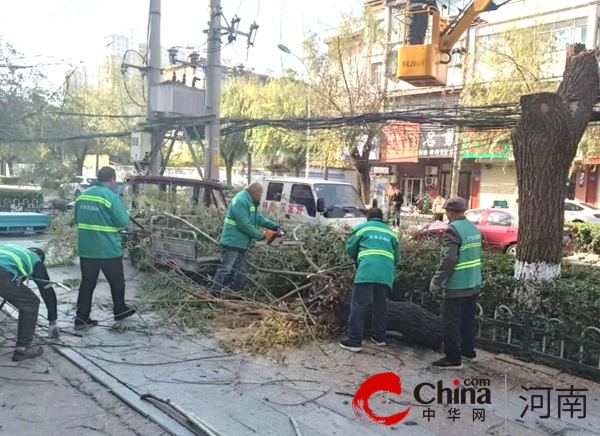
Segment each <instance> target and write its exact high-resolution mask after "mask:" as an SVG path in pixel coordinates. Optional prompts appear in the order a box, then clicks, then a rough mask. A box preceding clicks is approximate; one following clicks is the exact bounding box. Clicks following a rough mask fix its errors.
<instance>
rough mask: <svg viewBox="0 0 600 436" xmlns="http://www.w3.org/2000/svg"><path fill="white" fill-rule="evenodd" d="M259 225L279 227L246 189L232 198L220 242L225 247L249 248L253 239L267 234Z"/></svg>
mask: <svg viewBox="0 0 600 436" xmlns="http://www.w3.org/2000/svg"><path fill="white" fill-rule="evenodd" d="M257 227H264V228H266V229H269V230H277V229H279V226H278V225H277V223H275V222H273V221H271V220H270V219H268V218H265V217H264V216H263V214H262V213H260V211H259V210H258V209H257V207H256V206H255V204H254V202H253V201H252V198H251V197H250V193H249V192H248V191H247V190H246V189H244V190H243V191H242V192H239V193H238V194H237V195H236V196H235V197H234V198H233V200H231V204H230V205H229V208H228V209H227V215H226V216H225V222H224V223H223V231H222V232H221V239H220V241H219V242H220V244H221V245H223V246H225V247H230V248H239V249H241V250H247V249H248V248H250V244H252V240H253V239H256V240H258V241H262V240H263V239H265V235H264V234H263V233H262V232H261V231H260V230H258V229H257Z"/></svg>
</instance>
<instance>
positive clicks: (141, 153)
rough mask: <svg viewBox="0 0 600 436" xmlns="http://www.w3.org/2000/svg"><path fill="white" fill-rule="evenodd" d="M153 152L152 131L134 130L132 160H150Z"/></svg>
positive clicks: (132, 135)
mask: <svg viewBox="0 0 600 436" xmlns="http://www.w3.org/2000/svg"><path fill="white" fill-rule="evenodd" d="M151 152H152V133H150V132H133V133H132V134H131V161H132V162H146V161H148V162H149V161H150V153H151Z"/></svg>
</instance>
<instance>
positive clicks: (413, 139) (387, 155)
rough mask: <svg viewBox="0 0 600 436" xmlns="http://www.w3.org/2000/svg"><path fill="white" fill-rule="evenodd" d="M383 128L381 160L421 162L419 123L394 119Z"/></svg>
mask: <svg viewBox="0 0 600 436" xmlns="http://www.w3.org/2000/svg"><path fill="white" fill-rule="evenodd" d="M381 130H382V133H383V141H382V144H381V162H419V132H420V126H419V124H416V123H407V122H402V121H392V122H390V123H388V124H386V125H385V126H384V127H383V128H382V129H381Z"/></svg>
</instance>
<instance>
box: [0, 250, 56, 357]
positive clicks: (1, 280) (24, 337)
mask: <svg viewBox="0 0 600 436" xmlns="http://www.w3.org/2000/svg"><path fill="white" fill-rule="evenodd" d="M44 260H45V255H44V252H43V251H42V250H41V249H39V248H29V249H26V248H23V247H19V246H18V245H12V244H9V245H0V297H1V298H3V299H4V300H6V301H7V302H8V303H9V304H11V305H13V306H14V307H15V308H16V309H17V310H18V311H19V324H18V327H17V347H16V349H15V352H14V353H13V357H12V360H13V361H14V362H19V361H21V360H25V359H28V358H31V357H37V356H39V355H40V354H42V353H43V351H44V350H43V348H42V347H41V346H39V345H36V346H34V347H32V346H31V343H32V342H33V335H34V333H35V327H36V323H37V318H38V311H39V308H40V299H39V298H38V297H37V296H36V295H35V294H34V293H33V291H32V290H31V289H29V288H28V287H27V286H26V285H25V284H24V283H23V281H24V280H26V279H28V278H31V279H33V281H34V282H35V284H36V286H37V287H38V289H39V291H40V295H41V296H42V299H43V300H44V303H45V304H46V308H47V309H48V321H49V328H48V336H49V337H50V338H51V339H57V338H58V336H59V333H58V326H57V325H56V319H57V309H56V293H55V292H54V289H53V288H52V286H51V285H50V277H48V271H47V270H46V267H45V266H44Z"/></svg>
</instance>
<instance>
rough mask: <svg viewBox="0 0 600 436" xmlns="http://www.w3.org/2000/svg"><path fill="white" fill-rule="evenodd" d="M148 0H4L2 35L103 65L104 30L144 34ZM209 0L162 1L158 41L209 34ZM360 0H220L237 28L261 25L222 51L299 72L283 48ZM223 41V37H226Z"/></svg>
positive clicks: (189, 40)
mask: <svg viewBox="0 0 600 436" xmlns="http://www.w3.org/2000/svg"><path fill="white" fill-rule="evenodd" d="M149 3H150V2H149V0H26V1H25V0H0V36H2V38H3V39H4V40H8V41H10V42H11V43H12V44H13V45H14V46H15V47H16V48H18V49H19V50H20V51H22V52H23V53H24V54H26V55H28V56H32V60H39V59H40V58H37V57H33V56H40V55H43V56H54V57H57V58H61V59H66V60H67V61H68V62H69V63H70V64H71V65H73V66H75V65H77V64H79V63H80V62H81V61H83V62H84V64H85V65H94V64H100V63H101V62H102V57H103V53H104V52H103V50H104V49H103V46H104V45H105V44H106V43H105V42H104V41H105V37H106V36H108V35H110V34H111V33H119V32H123V31H125V30H127V29H130V28H132V29H136V30H138V31H139V32H140V35H142V38H143V37H144V36H145V35H146V28H147V23H148V8H149ZM208 3H209V2H208V0H202V1H198V0H162V21H161V27H162V29H161V44H162V45H163V46H173V45H180V46H186V45H193V46H199V45H201V44H203V43H204V42H205V41H206V35H205V34H204V33H203V31H204V30H205V29H206V28H207V21H208ZM362 3H363V2H362V1H361V0H342V1H340V0H295V1H294V0H222V7H223V13H224V15H225V17H226V18H227V20H228V21H231V18H232V17H233V16H234V15H235V14H236V13H237V15H238V17H240V18H241V22H240V26H239V29H240V31H244V32H248V30H249V27H250V24H251V23H252V22H254V21H256V23H257V24H258V25H259V26H260V27H259V29H258V33H257V35H256V40H255V45H254V47H250V49H249V50H247V44H246V38H244V37H239V38H238V41H236V42H234V43H233V44H231V45H230V46H228V47H226V48H225V49H224V50H223V54H222V57H223V58H224V59H228V60H231V61H232V62H234V63H236V64H237V63H243V64H244V65H245V66H246V67H247V68H254V69H255V70H256V72H258V73H266V72H270V71H271V72H273V73H274V74H279V73H280V72H281V71H282V67H283V68H293V69H295V70H296V71H298V72H299V73H301V72H302V69H303V66H302V64H301V63H300V61H298V60H297V59H295V58H294V57H293V56H289V55H285V54H283V53H282V52H281V51H280V50H279V49H278V48H277V44H280V43H282V44H284V45H286V46H287V47H288V48H289V49H290V50H291V51H292V52H293V53H295V54H296V55H298V56H300V57H302V50H301V48H300V44H301V42H302V40H303V39H304V37H305V35H306V33H307V32H309V31H324V30H326V29H327V28H329V27H330V26H332V25H335V23H336V21H337V19H338V17H339V16H340V14H341V13H342V12H345V11H348V10H351V9H352V8H356V7H359V6H360V5H361V4H362ZM225 42H226V41H225V40H224V43H225ZM70 64H68V63H65V64H61V65H60V66H52V67H48V74H49V75H50V77H51V78H52V79H55V80H56V79H59V80H60V78H61V77H62V78H64V74H65V71H67V70H69V69H70V68H72V67H70Z"/></svg>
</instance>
